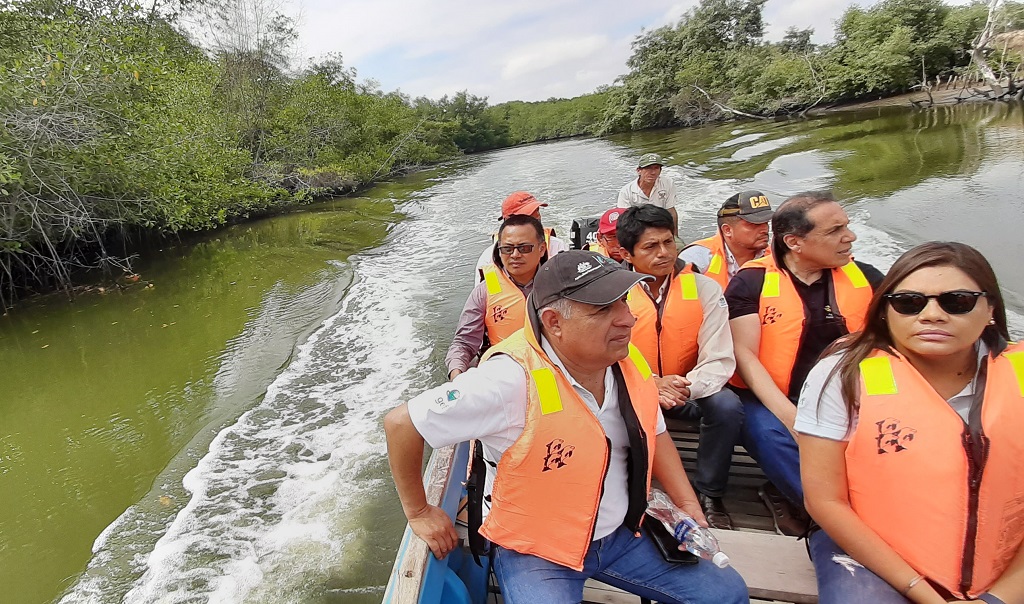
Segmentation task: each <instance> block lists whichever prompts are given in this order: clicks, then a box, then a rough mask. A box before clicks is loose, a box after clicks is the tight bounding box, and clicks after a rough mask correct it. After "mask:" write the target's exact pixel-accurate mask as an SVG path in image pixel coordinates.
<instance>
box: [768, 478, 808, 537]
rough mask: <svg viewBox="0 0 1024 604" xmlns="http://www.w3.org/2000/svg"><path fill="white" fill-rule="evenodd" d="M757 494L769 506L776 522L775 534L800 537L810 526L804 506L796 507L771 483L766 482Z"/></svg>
mask: <svg viewBox="0 0 1024 604" xmlns="http://www.w3.org/2000/svg"><path fill="white" fill-rule="evenodd" d="M757 494H758V495H760V496H761V500H762V501H764V504H765V505H766V506H768V510H769V511H770V512H771V513H772V520H773V521H774V522H775V532H776V533H778V534H780V535H788V536H790V537H800V536H801V535H803V534H804V533H806V532H807V529H808V527H809V526H810V522H811V519H810V516H808V515H807V512H806V510H804V508H803V507H802V506H796V505H794V504H793V502H791V501H790V500H789V499H787V498H786V496H785V495H783V494H782V492H781V491H779V489H778V488H777V487H776V486H775V485H773V484H772V483H771V482H766V483H764V484H763V485H761V486H760V487H759V488H758V489H757Z"/></svg>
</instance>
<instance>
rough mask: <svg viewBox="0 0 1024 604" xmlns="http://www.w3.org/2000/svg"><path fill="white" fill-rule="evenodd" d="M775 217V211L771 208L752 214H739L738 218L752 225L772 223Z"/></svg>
mask: <svg viewBox="0 0 1024 604" xmlns="http://www.w3.org/2000/svg"><path fill="white" fill-rule="evenodd" d="M774 215H775V210H772V209H771V208H765V209H763V210H758V211H756V212H751V213H750V214H739V215H738V216H739V217H740V218H742V219H743V220H746V221H747V222H749V223H751V224H764V223H766V222H768V221H770V220H771V219H772V216H774Z"/></svg>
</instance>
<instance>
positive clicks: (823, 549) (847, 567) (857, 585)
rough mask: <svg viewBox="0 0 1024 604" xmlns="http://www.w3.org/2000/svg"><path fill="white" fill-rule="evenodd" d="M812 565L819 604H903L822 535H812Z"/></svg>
mask: <svg viewBox="0 0 1024 604" xmlns="http://www.w3.org/2000/svg"><path fill="white" fill-rule="evenodd" d="M809 547H810V548H811V562H813V563H814V573H815V574H816V575H817V577H818V604H859V603H861V602H872V603H873V604H906V603H907V602H909V600H907V599H906V598H904V597H903V596H902V595H900V593H899V592H898V591H896V588H895V587H893V586H892V585H889V584H888V583H887V582H886V581H885V580H884V579H882V578H881V577H879V576H878V575H876V574H875V573H873V572H871V571H870V570H868V569H866V568H864V567H863V566H861V565H860V564H858V563H857V562H855V561H854V560H853V558H850V557H849V556H848V555H847V554H846V552H844V551H843V550H842V548H840V547H839V546H838V545H836V542H835V541H832V539H831V538H830V537H829V536H828V535H826V534H825V531H821V530H818V531H814V532H813V533H811V537H810V545H809Z"/></svg>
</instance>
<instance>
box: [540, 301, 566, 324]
mask: <svg viewBox="0 0 1024 604" xmlns="http://www.w3.org/2000/svg"><path fill="white" fill-rule="evenodd" d="M548 309H551V310H553V311H555V312H557V313H558V314H559V315H561V316H562V318H563V319H571V318H572V309H573V303H572V300H570V299H569V298H558V299H557V300H554V301H552V302H551V303H550V304H548V305H547V306H545V307H544V308H542V309H540V311H538V312H537V316H538V317H539V316H540V315H542V314H544V311H545V310H548Z"/></svg>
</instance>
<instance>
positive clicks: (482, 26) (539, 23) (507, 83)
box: [282, 0, 968, 103]
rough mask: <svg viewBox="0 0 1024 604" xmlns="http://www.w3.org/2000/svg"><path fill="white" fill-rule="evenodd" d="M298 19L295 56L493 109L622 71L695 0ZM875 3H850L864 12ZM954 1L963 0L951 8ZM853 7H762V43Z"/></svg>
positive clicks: (345, 1)
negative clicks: (646, 38)
mask: <svg viewBox="0 0 1024 604" xmlns="http://www.w3.org/2000/svg"><path fill="white" fill-rule="evenodd" d="M282 1H284V2H290V3H291V4H288V5H287V7H288V8H289V9H290V10H291V12H292V13H293V14H296V13H297V14H300V15H301V18H300V21H299V27H298V29H299V35H300V38H299V40H300V45H301V55H300V56H303V57H311V56H321V55H324V54H326V53H328V52H340V53H341V55H342V57H343V59H344V61H345V63H346V64H347V65H349V66H353V67H356V68H357V70H358V72H359V77H361V78H373V79H375V80H377V81H378V82H379V83H380V84H381V86H382V87H383V88H384V89H385V90H395V89H401V90H402V91H403V92H405V93H406V94H410V95H411V96H428V97H431V98H438V97H440V96H442V95H444V94H449V95H450V94H453V93H455V92H458V91H459V90H468V91H469V92H470V93H472V94H476V95H479V96H487V97H488V98H489V100H490V101H491V102H492V103H498V102H503V101H508V100H514V99H518V100H526V101H535V100H543V99H546V98H549V97H552V96H554V97H571V96H576V95H579V94H583V93H586V92H590V91H592V90H594V88H596V87H598V86H601V85H605V84H612V83H613V82H614V80H615V78H616V77H617V76H619V75H622V74H624V73H626V72H627V71H628V69H627V67H626V61H627V60H628V59H629V56H630V54H631V47H630V43H631V42H632V41H633V39H634V38H635V37H636V36H637V35H639V34H640V33H641V31H643V30H645V29H646V30H650V29H654V28H657V27H661V26H663V25H672V24H675V23H677V22H678V21H679V19H680V17H681V16H682V15H683V14H684V13H685V12H686V11H688V10H690V9H691V8H693V7H694V6H696V5H697V0H683V1H682V2H680V1H679V0H635V1H633V2H622V1H621V0H516V1H515V2H479V1H475V0H341V1H333V0H282ZM877 1H878V0H867V1H866V2H865V1H861V2H859V3H860V4H861V5H862V6H871V5H873V4H875V3H876V2H877ZM954 1H955V2H957V3H963V2H966V1H968V0H954ZM852 3H853V2H852V0H769V2H768V3H767V4H766V5H765V12H764V16H765V21H766V23H767V24H768V26H767V28H766V35H767V37H768V39H770V40H781V39H782V36H783V35H784V34H785V30H786V28H787V27H789V26H796V27H798V28H804V27H813V28H814V29H815V35H814V40H815V41H816V42H819V43H821V42H827V41H830V40H831V39H832V36H833V30H834V24H833V22H834V20H836V19H838V18H839V17H840V16H841V15H842V13H843V11H844V10H845V9H846V8H847V7H848V6H850V5H851V4H852Z"/></svg>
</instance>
